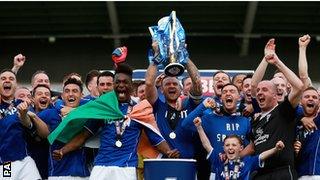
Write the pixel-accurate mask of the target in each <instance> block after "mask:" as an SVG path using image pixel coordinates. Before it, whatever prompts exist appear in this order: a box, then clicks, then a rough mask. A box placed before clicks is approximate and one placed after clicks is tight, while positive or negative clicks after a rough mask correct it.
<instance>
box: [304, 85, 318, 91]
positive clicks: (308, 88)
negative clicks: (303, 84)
mask: <svg viewBox="0 0 320 180" xmlns="http://www.w3.org/2000/svg"><path fill="white" fill-rule="evenodd" d="M308 90H314V91H316V92H318V90H317V89H316V88H315V87H312V86H309V87H307V88H306V89H305V90H303V92H305V91H308Z"/></svg>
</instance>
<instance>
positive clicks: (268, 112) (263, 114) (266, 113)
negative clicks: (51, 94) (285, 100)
mask: <svg viewBox="0 0 320 180" xmlns="http://www.w3.org/2000/svg"><path fill="white" fill-rule="evenodd" d="M277 106H278V104H277V105H276V106H274V107H273V108H272V109H270V110H269V111H267V112H261V117H260V119H262V118H264V117H266V115H268V114H270V112H271V111H273V110H274V108H276V107H277Z"/></svg>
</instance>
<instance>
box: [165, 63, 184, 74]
mask: <svg viewBox="0 0 320 180" xmlns="http://www.w3.org/2000/svg"><path fill="white" fill-rule="evenodd" d="M164 73H165V74H166V75H167V76H181V75H182V74H183V73H184V66H183V65H182V64H179V63H177V62H173V63H170V64H168V65H167V66H166V67H165V68H164Z"/></svg>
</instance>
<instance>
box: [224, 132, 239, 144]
mask: <svg viewBox="0 0 320 180" xmlns="http://www.w3.org/2000/svg"><path fill="white" fill-rule="evenodd" d="M231 138H236V139H237V140H238V141H239V143H240V145H241V146H243V140H242V139H241V138H240V137H239V136H238V135H236V134H230V135H227V137H226V138H224V140H223V143H225V142H226V139H231Z"/></svg>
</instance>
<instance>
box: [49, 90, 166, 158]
mask: <svg viewBox="0 0 320 180" xmlns="http://www.w3.org/2000/svg"><path fill="white" fill-rule="evenodd" d="M123 118H129V120H130V121H131V120H133V121H136V122H138V123H140V124H142V125H143V126H145V127H147V128H149V129H150V130H152V131H153V132H155V133H157V134H158V135H159V136H161V137H162V135H161V133H160V131H159V129H158V126H157V123H156V121H155V117H154V114H153V109H152V106H151V104H150V103H149V102H148V101H147V100H143V101H141V102H140V103H138V104H136V105H135V106H133V108H132V111H131V112H130V113H129V114H127V115H125V116H124V115H123V114H122V112H121V111H120V109H119V104H118V99H117V96H116V94H115V92H114V91H111V92H108V93H106V94H104V95H102V96H100V97H99V98H97V99H96V100H94V101H90V102H88V103H86V104H84V105H82V106H79V107H77V108H76V109H74V110H72V111H71V112H70V113H69V114H68V115H67V116H66V117H65V118H64V119H63V120H62V122H61V123H60V124H59V126H58V127H57V128H56V129H55V130H54V131H53V132H52V133H51V134H49V136H48V140H49V143H50V144H52V143H53V142H54V141H55V140H58V141H61V142H64V143H67V142H69V141H70V140H71V139H72V138H73V137H75V136H76V135H77V134H79V133H80V132H81V131H82V130H83V127H84V125H85V124H86V122H87V121H90V120H93V119H95V120H101V121H104V122H111V121H116V120H119V119H123ZM138 153H139V154H140V155H142V156H143V157H146V158H157V157H159V155H160V153H159V152H158V151H157V150H156V149H155V148H154V147H153V146H151V144H150V142H149V140H148V139H147V137H146V135H145V133H142V136H141V137H140V142H139V145H138Z"/></svg>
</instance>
